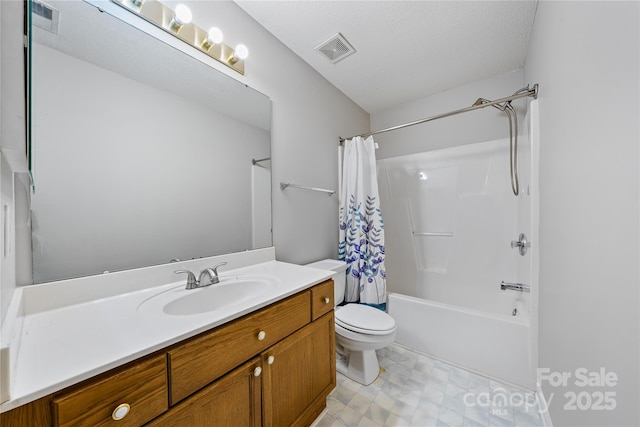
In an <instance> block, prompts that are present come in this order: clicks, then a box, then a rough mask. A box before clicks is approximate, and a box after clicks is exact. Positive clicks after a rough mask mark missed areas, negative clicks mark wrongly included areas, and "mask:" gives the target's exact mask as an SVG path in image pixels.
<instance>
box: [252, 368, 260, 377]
mask: <svg viewBox="0 0 640 427" xmlns="http://www.w3.org/2000/svg"><path fill="white" fill-rule="evenodd" d="M261 373H262V368H261V367H260V366H258V367H257V368H256V369H254V370H253V376H254V377H259V376H260V374H261Z"/></svg>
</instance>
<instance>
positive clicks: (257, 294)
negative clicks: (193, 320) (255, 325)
mask: <svg viewBox="0 0 640 427" xmlns="http://www.w3.org/2000/svg"><path fill="white" fill-rule="evenodd" d="M278 282H279V280H277V279H276V278H273V277H267V276H244V277H243V276H234V277H230V278H221V279H220V283H216V284H214V285H210V286H205V287H202V288H197V289H189V290H187V289H185V288H184V285H183V284H182V285H180V286H179V287H173V288H171V289H169V290H168V291H164V292H162V293H160V294H157V295H154V296H153V297H151V298H149V299H147V300H145V301H144V302H143V303H142V304H140V305H139V306H138V310H139V311H143V312H149V313H156V314H160V313H164V314H168V315H171V316H192V315H197V314H204V313H210V312H214V311H221V310H229V309H232V308H234V307H237V306H239V305H242V304H243V303H247V304H249V303H251V302H252V301H255V300H259V299H264V297H265V296H266V295H267V294H271V293H273V291H274V289H275V288H276V286H277V284H278Z"/></svg>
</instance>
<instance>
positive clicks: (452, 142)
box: [371, 69, 533, 159]
mask: <svg viewBox="0 0 640 427" xmlns="http://www.w3.org/2000/svg"><path fill="white" fill-rule="evenodd" d="M525 83H529V82H524V76H523V70H521V69H518V70H514V71H512V72H509V73H505V74H501V75H498V76H494V77H491V78H488V79H484V80H479V81H477V82H473V83H469V84H467V85H464V86H461V87H457V88H453V89H449V90H446V91H443V92H440V93H437V94H435V95H432V96H429V97H426V98H422V99H418V100H416V101H413V102H408V103H406V104H402V105H398V106H396V107H393V108H389V109H387V110H383V111H381V112H378V113H375V114H372V115H371V129H373V130H379V129H385V128H388V127H391V126H396V125H400V124H403V123H408V122H411V121H414V120H420V119H424V118H426V117H431V116H434V115H437V114H442V113H446V112H448V111H453V110H457V109H459V108H464V107H470V106H471V105H472V104H473V103H474V102H475V101H476V99H478V98H480V97H482V98H486V99H496V98H502V97H505V96H508V95H511V94H512V93H514V92H515V91H516V90H518V89H520V88H521V87H523V86H524V85H525ZM532 83H533V82H532ZM523 102H524V101H514V106H516V107H520V106H522V105H524V104H523ZM522 111H523V110H521V109H518V114H519V120H520V121H521V120H522V119H523V116H524V114H523V113H522ZM508 136H509V124H508V120H507V117H506V115H505V113H503V112H501V111H498V110H497V109H495V108H491V107H487V108H483V109H480V110H478V111H473V112H470V113H465V114H461V115H458V116H451V117H447V118H443V119H439V120H436V121H433V122H429V123H425V124H420V125H416V126H411V127H408V128H404V129H400V130H396V131H393V132H388V133H383V134H380V135H376V136H374V138H375V140H376V142H378V144H379V145H380V149H379V150H378V151H377V152H376V158H378V159H383V158H386V157H392V156H400V155H403V154H411V153H419V152H422V151H427V150H436V149H439V148H448V147H455V146H458V145H463V144H471V143H474V142H483V141H493V140H496V139H502V138H505V137H508Z"/></svg>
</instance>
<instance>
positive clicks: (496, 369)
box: [388, 293, 535, 390]
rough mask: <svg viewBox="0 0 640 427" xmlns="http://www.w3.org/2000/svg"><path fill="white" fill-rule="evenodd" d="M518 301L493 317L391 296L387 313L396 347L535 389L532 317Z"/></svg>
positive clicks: (416, 299) (475, 311)
mask: <svg viewBox="0 0 640 427" xmlns="http://www.w3.org/2000/svg"><path fill="white" fill-rule="evenodd" d="M516 297H517V296H514V298H513V302H512V303H510V304H506V305H505V307H504V310H503V311H504V313H503V314H493V313H485V312H481V311H477V310H472V309H467V308H463V307H457V306H453V305H449V304H445V303H440V302H434V301H430V300H425V299H420V298H415V297H412V296H407V295H402V294H397V293H390V294H389V300H388V301H389V306H388V310H389V314H390V315H391V316H392V317H393V318H394V319H395V320H396V323H397V328H398V329H397V335H396V341H395V342H396V343H397V344H400V345H402V346H405V347H408V348H411V349H414V350H417V351H419V352H422V353H426V354H429V355H431V356H434V357H436V358H438V359H442V360H444V361H446V362H449V363H452V364H454V365H458V366H461V367H464V368H466V369H469V370H471V371H475V372H478V373H480V374H483V375H487V376H490V377H494V378H496V379H498V380H501V381H507V382H509V383H512V384H515V385H517V386H520V387H524V388H526V389H529V390H535V373H534V367H533V361H532V360H531V357H530V355H531V354H532V352H531V349H530V343H531V337H530V327H529V319H528V313H527V310H526V305H525V304H524V303H523V302H522V301H521V300H517V299H516ZM514 309H515V313H516V315H515V316H514V315H513V313H514Z"/></svg>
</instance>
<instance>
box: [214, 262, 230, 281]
mask: <svg viewBox="0 0 640 427" xmlns="http://www.w3.org/2000/svg"><path fill="white" fill-rule="evenodd" d="M223 265H227V263H226V262H221V263H220V264H217V265H215V266H214V267H211V269H212V270H213V272H214V273H216V279H217V278H218V267H222V266H223ZM216 283H217V282H216Z"/></svg>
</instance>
